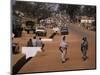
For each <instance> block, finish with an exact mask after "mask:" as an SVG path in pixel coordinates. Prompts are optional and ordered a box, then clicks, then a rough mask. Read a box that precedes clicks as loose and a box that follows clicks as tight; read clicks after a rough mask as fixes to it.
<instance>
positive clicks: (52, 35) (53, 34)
mask: <svg viewBox="0 0 100 75" xmlns="http://www.w3.org/2000/svg"><path fill="white" fill-rule="evenodd" d="M56 34H57V33H56V32H55V33H52V34H51V36H50V37H49V38H50V39H53V38H54V36H55V35H56Z"/></svg>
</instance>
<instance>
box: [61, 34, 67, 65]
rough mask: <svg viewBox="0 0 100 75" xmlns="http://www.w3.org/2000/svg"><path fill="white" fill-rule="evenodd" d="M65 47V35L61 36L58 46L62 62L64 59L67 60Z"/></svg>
mask: <svg viewBox="0 0 100 75" xmlns="http://www.w3.org/2000/svg"><path fill="white" fill-rule="evenodd" d="M67 47H68V44H67V42H66V36H63V38H62V40H61V43H60V47H59V50H60V52H61V60H62V63H65V62H66V60H67V58H66V54H67Z"/></svg>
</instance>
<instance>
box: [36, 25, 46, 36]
mask: <svg viewBox="0 0 100 75" xmlns="http://www.w3.org/2000/svg"><path fill="white" fill-rule="evenodd" d="M35 33H36V35H38V36H46V35H47V31H46V29H45V27H42V26H40V27H36V32H35Z"/></svg>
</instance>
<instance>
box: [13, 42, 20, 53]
mask: <svg viewBox="0 0 100 75" xmlns="http://www.w3.org/2000/svg"><path fill="white" fill-rule="evenodd" d="M12 50H13V53H14V54H17V53H19V44H18V43H12Z"/></svg>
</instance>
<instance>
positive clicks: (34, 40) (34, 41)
mask: <svg viewBox="0 0 100 75" xmlns="http://www.w3.org/2000/svg"><path fill="white" fill-rule="evenodd" d="M36 41H37V40H36V39H33V40H32V44H33V46H34V47H36V46H37V44H36Z"/></svg>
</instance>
